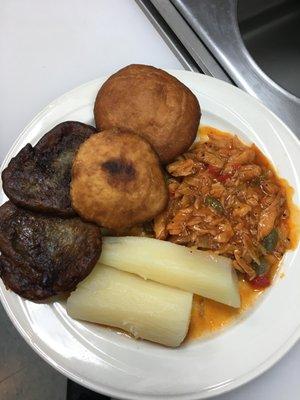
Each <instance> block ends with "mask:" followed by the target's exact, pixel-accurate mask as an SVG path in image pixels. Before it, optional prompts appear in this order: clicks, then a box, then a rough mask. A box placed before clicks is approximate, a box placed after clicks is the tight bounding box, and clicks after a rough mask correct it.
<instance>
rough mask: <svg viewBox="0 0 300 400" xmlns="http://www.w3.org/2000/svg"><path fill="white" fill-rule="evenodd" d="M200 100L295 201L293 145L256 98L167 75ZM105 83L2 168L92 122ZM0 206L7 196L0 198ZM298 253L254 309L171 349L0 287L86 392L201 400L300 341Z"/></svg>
mask: <svg viewBox="0 0 300 400" xmlns="http://www.w3.org/2000/svg"><path fill="white" fill-rule="evenodd" d="M170 73H172V74H173V75H175V76H176V77H177V78H178V79H180V80H181V81H182V82H183V83H185V84H186V85H187V86H189V87H190V88H191V89H192V90H193V92H194V93H195V94H196V95H197V97H198V99H199V101H200V104H201V107H202V112H203V116H202V120H201V123H202V124H203V125H204V124H205V125H206V124H208V125H212V126H214V127H217V128H220V129H224V130H228V131H230V132H235V133H237V134H238V135H240V137H242V138H243V139H244V140H245V141H249V142H255V143H256V144H257V145H258V146H259V147H260V148H261V149H262V150H263V152H264V153H265V154H266V155H267V156H268V157H269V159H271V160H272V161H273V163H274V164H275V165H276V167H277V168H278V170H279V174H280V175H281V176H283V177H285V178H287V179H288V181H289V182H290V184H291V185H292V186H293V187H294V188H295V191H296V194H295V200H296V202H297V203H299V193H300V185H299V177H298V175H297V169H298V170H299V169H300V157H299V155H300V151H299V150H300V146H299V141H298V140H297V139H296V137H295V136H293V134H292V133H291V132H290V130H289V129H288V128H287V127H286V126H285V125H284V124H283V123H282V122H281V121H280V120H279V119H278V118H277V117H276V116H275V115H274V114H272V113H271V112H270V111H269V110H267V109H266V108H265V107H264V106H263V105H262V104H261V103H259V102H258V101H257V100H256V99H254V98H253V97H250V96H249V95H247V94H245V93H244V92H242V91H241V90H239V89H237V88H235V87H233V86H231V85H229V84H227V83H224V82H221V81H219V80H216V79H213V78H210V77H207V76H204V75H200V74H196V73H191V72H184V71H170ZM105 79H106V78H102V79H99V80H96V81H93V82H90V83H87V84H85V85H83V86H80V87H78V88H76V89H74V90H72V91H71V92H69V93H67V94H65V95H63V96H62V97H60V98H59V99H57V100H55V101H54V102H53V103H51V104H50V105H49V106H48V107H46V108H45V109H44V110H43V111H42V112H41V113H40V114H39V115H38V116H37V117H36V118H35V119H34V120H33V121H32V122H31V123H30V124H29V125H28V126H27V128H26V129H25V130H24V131H23V133H22V134H21V135H20V137H19V138H18V140H17V141H16V142H15V144H14V145H13V147H12V149H11V150H10V152H9V154H8V155H7V157H6V159H5V161H4V164H3V166H2V168H4V167H5V166H6V165H7V163H8V161H9V160H10V159H11V157H13V156H14V155H16V154H17V153H18V151H19V150H20V149H21V148H22V147H23V146H24V145H25V144H26V143H28V142H31V143H33V144H34V143H36V141H37V140H38V139H39V138H40V137H41V136H42V135H43V134H44V133H46V132H47V131H48V130H49V129H50V128H52V127H53V126H55V125H56V124H58V123H59V122H63V121H66V120H78V121H82V122H85V123H90V124H93V112H92V110H93V102H94V99H95V95H96V93H97V91H98V89H99V87H100V85H101V84H102V83H103V82H104V81H105ZM1 196H2V197H1V199H0V200H1V201H2V202H4V200H5V196H4V194H3V192H2V193H1ZM299 264H300V254H299V249H297V250H296V251H294V252H289V253H287V254H286V256H285V257H284V261H283V263H282V269H283V271H284V274H285V278H284V279H277V280H276V282H275V284H274V285H273V286H272V288H271V289H270V290H269V291H268V292H267V293H266V294H265V295H264V297H263V298H262V299H261V300H260V302H259V304H256V306H255V307H254V308H253V309H252V310H251V312H249V313H248V314H247V315H244V316H243V318H242V319H241V320H239V321H238V322H237V323H236V324H235V325H233V326H231V327H229V328H227V329H226V330H224V331H223V332H221V333H219V334H218V335H215V336H213V337H211V338H208V339H205V340H198V341H197V340H196V341H194V342H189V343H187V344H185V345H184V346H182V347H180V348H178V349H175V350H174V349H168V348H164V347H162V346H158V345H154V344H151V343H148V342H144V341H135V340H133V339H131V338H129V337H126V336H124V335H121V334H118V333H117V332H115V331H113V330H110V329H107V328H103V327H100V326H97V325H92V324H88V323H82V322H78V321H75V320H72V319H71V318H69V317H68V316H67V314H66V311H65V304H64V303H63V302H54V303H53V304H35V303H33V302H30V301H27V300H23V299H22V298H21V297H19V296H17V295H15V294H14V293H12V292H10V291H6V290H5V288H4V286H3V284H2V283H1V285H0V295H1V300H2V303H3V305H4V307H5V309H6V311H7V313H8V315H9V316H10V318H11V320H12V322H13V323H14V324H15V326H16V328H17V329H18V330H19V332H20V333H21V334H22V335H23V337H24V338H25V339H26V341H27V342H28V343H29V344H30V345H31V347H32V348H33V349H34V350H35V351H36V352H37V353H38V354H39V355H40V356H42V357H43V358H44V359H45V360H46V361H48V362H49V363H50V364H51V365H52V366H53V367H55V368H56V369H57V370H58V371H60V372H61V373H63V374H65V375H67V376H68V377H69V378H71V379H73V380H74V381H77V382H78V383H80V384H82V385H84V386H87V387H89V388H90V389H92V390H95V391H99V392H102V393H104V394H108V395H111V396H114V397H118V398H123V399H130V400H132V399H138V400H142V399H165V400H167V399H172V400H174V399H203V398H207V397H210V396H213V395H217V394H220V393H223V392H225V391H228V390H230V389H233V388H235V387H237V386H239V385H241V384H243V383H245V382H248V381H249V380H251V379H253V378H254V377H256V376H258V375H259V374H261V373H262V372H264V371H265V370H266V369H268V368H269V367H270V366H272V365H273V364H274V363H275V362H276V361H278V360H279V359H280V358H281V357H282V356H283V355H284V354H285V353H286V352H287V351H288V350H289V349H290V348H291V346H292V345H293V344H294V343H295V342H296V341H297V339H298V338H299V337H300V313H299V309H300V268H299Z"/></svg>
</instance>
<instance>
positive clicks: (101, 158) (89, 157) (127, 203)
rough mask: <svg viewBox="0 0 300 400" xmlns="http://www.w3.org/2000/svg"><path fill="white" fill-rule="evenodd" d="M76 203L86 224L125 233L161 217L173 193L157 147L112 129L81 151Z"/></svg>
mask: <svg viewBox="0 0 300 400" xmlns="http://www.w3.org/2000/svg"><path fill="white" fill-rule="evenodd" d="M71 199H72V206H73V208H74V210H76V211H77V212H78V214H79V215H80V216H81V217H82V218H84V219H85V220H88V221H93V222H96V223H97V224H99V225H100V226H104V227H106V228H111V229H124V228H126V227H129V226H133V225H135V224H137V223H142V222H145V221H148V220H151V219H152V218H153V217H155V216H156V215H157V214H159V213H160V212H161V211H162V210H163V209H164V208H165V207H166V205H167V201H168V192H167V189H166V183H165V181H164V176H163V173H162V169H161V167H160V164H159V159H158V156H157V154H156V153H155V151H154V150H153V149H152V147H151V145H150V144H149V143H148V142H147V141H146V140H145V139H144V138H142V137H141V136H139V135H136V134H134V133H132V132H126V131H122V130H118V129H111V130H107V131H102V132H100V133H96V134H95V135H93V136H91V137H90V138H89V139H88V140H86V141H85V142H84V143H82V145H81V146H80V147H79V150H78V152H77V154H76V156H75V159H74V162H73V168H72V182H71Z"/></svg>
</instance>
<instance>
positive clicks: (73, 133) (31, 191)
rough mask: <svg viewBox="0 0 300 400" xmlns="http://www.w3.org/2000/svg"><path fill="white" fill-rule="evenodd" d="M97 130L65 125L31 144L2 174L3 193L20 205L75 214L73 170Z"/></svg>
mask: <svg viewBox="0 0 300 400" xmlns="http://www.w3.org/2000/svg"><path fill="white" fill-rule="evenodd" d="M95 132H96V129H95V128H94V127H92V126H89V125H86V124H83V123H80V122H73V121H68V122H63V123H61V124H59V125H57V126H56V127H54V128H53V129H51V130H50V131H49V132H48V133H46V134H45V135H44V136H43V137H42V138H41V139H40V140H39V142H38V143H37V144H36V145H35V146H32V145H31V144H27V145H26V146H25V147H24V148H23V149H22V150H21V151H20V152H19V153H18V154H17V155H16V156H15V157H14V158H12V159H11V161H10V162H9V164H8V166H7V168H5V170H4V171H3V172H2V181H3V190H4V192H5V194H6V195H7V196H8V198H9V199H10V200H11V201H12V202H13V203H15V204H16V205H18V206H21V207H24V208H27V209H30V210H33V211H38V212H46V213H52V214H55V215H73V214H74V211H73V209H72V207H71V202H70V193H69V191H70V180H71V167H72V161H73V157H74V153H75V152H76V150H77V148H78V147H79V145H80V144H81V143H82V142H83V141H84V140H86V139H87V138H88V137H90V136H91V135H92V134H93V133H95Z"/></svg>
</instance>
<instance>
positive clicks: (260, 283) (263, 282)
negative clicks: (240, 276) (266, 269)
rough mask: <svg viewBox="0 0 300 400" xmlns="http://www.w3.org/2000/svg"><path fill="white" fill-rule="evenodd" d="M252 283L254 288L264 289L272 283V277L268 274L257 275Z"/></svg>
mask: <svg viewBox="0 0 300 400" xmlns="http://www.w3.org/2000/svg"><path fill="white" fill-rule="evenodd" d="M250 284H251V285H252V287H253V288H254V289H264V288H266V287H268V286H270V285H271V281H270V278H269V277H268V276H266V275H261V276H256V277H255V278H254V279H252V281H250Z"/></svg>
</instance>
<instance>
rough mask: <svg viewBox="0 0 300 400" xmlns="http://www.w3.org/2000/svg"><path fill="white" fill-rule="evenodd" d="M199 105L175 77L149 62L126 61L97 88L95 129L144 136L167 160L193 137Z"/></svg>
mask: <svg viewBox="0 0 300 400" xmlns="http://www.w3.org/2000/svg"><path fill="white" fill-rule="evenodd" d="M200 115H201V112H200V106H199V103H198V100H197V98H196V96H195V95H194V94H193V93H192V92H191V90H190V89H189V88H187V87H186V86H185V85H184V84H182V83H181V82H180V81H179V80H178V79H176V78H175V77H173V76H172V75H170V74H168V73H167V72H165V71H163V70H161V69H157V68H154V67H151V66H148V65H129V66H128V67H125V68H123V69H121V70H120V71H118V72H117V73H115V74H114V75H112V76H111V77H110V78H109V79H108V80H107V81H106V82H105V83H104V85H103V86H102V87H101V88H100V90H99V92H98V95H97V98H96V102H95V106H94V116H95V122H96V127H97V128H98V130H102V129H110V128H113V127H119V128H122V129H125V130H132V131H133V132H136V133H138V134H140V135H141V136H143V137H145V138H146V139H147V140H148V141H149V142H150V143H151V144H152V146H153V147H154V149H155V150H156V151H157V154H158V155H159V157H160V160H161V161H162V162H163V163H168V162H170V161H172V160H174V159H175V158H176V157H177V156H179V155H180V154H182V153H183V152H185V151H186V150H187V149H188V148H189V147H190V146H191V144H192V143H193V141H194V140H195V137H196V134H197V130H198V126H199V121H200Z"/></svg>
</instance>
